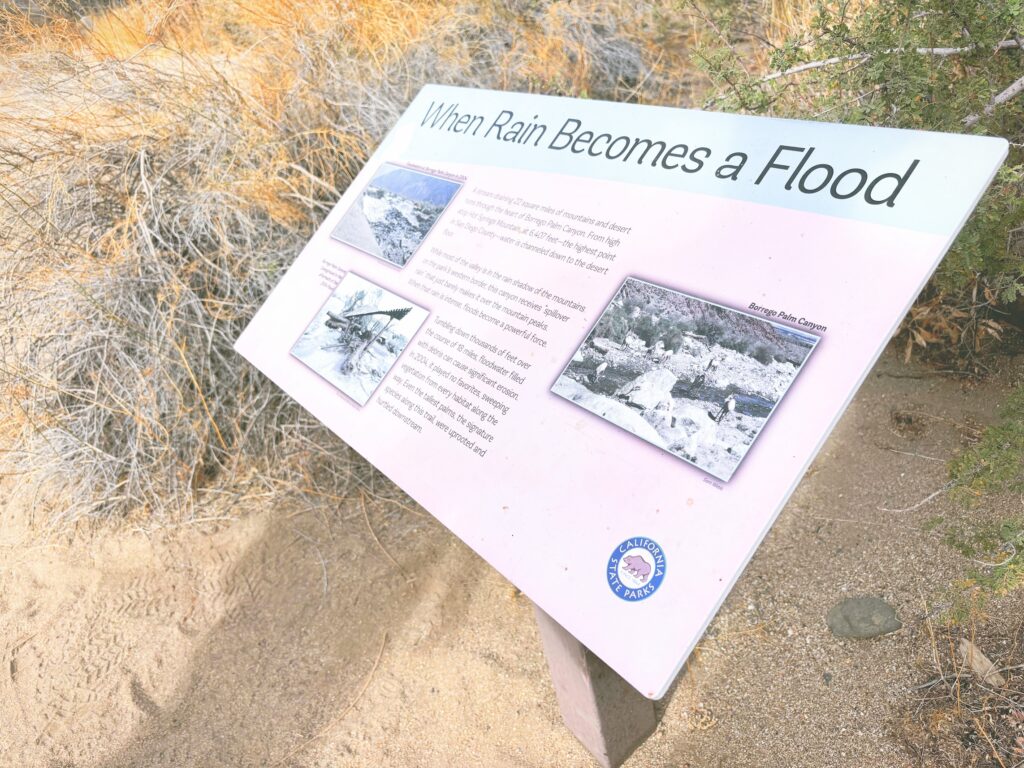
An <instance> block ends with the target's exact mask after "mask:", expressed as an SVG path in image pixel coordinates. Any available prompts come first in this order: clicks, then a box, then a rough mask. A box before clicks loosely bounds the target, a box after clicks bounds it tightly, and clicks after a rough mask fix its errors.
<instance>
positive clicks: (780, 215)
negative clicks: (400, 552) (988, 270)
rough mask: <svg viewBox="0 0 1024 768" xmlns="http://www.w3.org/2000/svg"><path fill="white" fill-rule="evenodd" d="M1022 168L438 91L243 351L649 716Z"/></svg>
mask: <svg viewBox="0 0 1024 768" xmlns="http://www.w3.org/2000/svg"><path fill="white" fill-rule="evenodd" d="M1006 151H1007V144H1006V142H1005V141H1003V140H1001V139H994V138H983V137H976V136H958V135H946V134H935V133H923V132H916V131H900V130H892V129H880V128H863V127H854V126H843V125H832V124H825V123H811V122H799V121H790V120H773V119H767V118H754V117H741V116H736V115H727V114H716V113H707V112H697V111H687V110H680V109H668V108H661V107H646V106H637V105H625V104H611V103H604V102H596V101H586V100H578V99H565V98H555V97H543V96H532V95H527V94H514V93H499V92H491V91H478V90H471V89H462V88H449V87H440V86H428V87H426V88H424V89H423V90H422V91H421V92H420V94H419V95H418V96H417V97H416V99H415V100H414V101H413V103H412V104H411V105H410V106H409V108H408V110H407V111H406V112H405V114H404V115H403V116H402V118H401V119H400V120H399V121H398V123H397V125H396V126H395V128H394V129H393V130H392V131H391V133H390V134H389V135H388V137H387V138H386V140H385V141H384V142H383V143H382V144H381V146H380V148H379V149H378V150H377V152H376V153H374V155H373V157H372V158H371V159H370V161H369V162H368V163H367V165H366V168H365V169H364V170H363V172H362V173H361V174H360V175H359V176H358V177H357V178H356V179H355V181H354V183H353V184H352V185H351V187H350V188H349V190H348V191H347V192H346V193H345V194H344V196H343V197H342V199H341V200H340V201H339V202H338V204H337V206H336V207H335V208H334V210H332V211H331V213H330V214H329V215H328V216H327V218H326V220H325V221H324V223H323V225H322V226H321V227H320V229H319V230H318V231H317V233H316V234H315V235H314V236H313V238H312V240H311V241H310V242H309V244H308V245H307V246H306V248H305V249H304V250H303V251H302V253H301V254H300V255H299V257H298V258H297V259H296V261H295V263H294V264H293V265H292V266H291V268H290V269H289V270H288V272H287V274H286V275H285V276H284V277H283V279H282V280H281V283H280V284H279V285H278V286H277V288H276V289H275V290H274V292H273V293H272V294H271V296H270V297H269V298H268V299H267V301H266V303H265V304H264V305H263V307H262V308H261V309H260V310H259V312H258V313H257V314H256V316H255V317H254V318H253V320H252V322H251V324H250V325H249V327H248V328H247V329H246V330H245V332H244V334H243V335H242V337H241V338H240V339H239V341H238V344H237V349H238V350H239V351H240V352H241V353H242V354H243V355H244V356H245V357H247V358H248V359H249V360H251V361H252V362H253V363H254V364H255V365H256V366H257V367H259V368H260V370H262V371H263V372H265V373H266V374H267V375H268V376H269V377H270V378H271V379H273V380H274V381H275V382H277V383H278V384H279V385H280V386H281V387H282V388H283V389H284V390H285V391H286V392H288V393H289V394H290V395H292V396H293V397H295V398H296V399H297V400H298V401H299V402H300V403H301V404H302V405H303V406H305V407H306V408H307V409H309V410H310V411H311V412H312V413H313V414H314V415H316V416H317V417H318V418H319V419H320V420H321V421H323V422H324V423H325V424H326V425H327V426H328V427H330V428H331V429H332V430H333V431H334V432H336V433H337V434H338V435H339V436H340V437H342V438H343V439H344V440H345V441H346V442H348V443H349V444H350V445H351V446H352V447H353V448H355V449H356V450H357V451H359V452H360V453H361V454H363V455H364V456H365V457H366V458H367V459H368V460H369V461H371V462H372V463H373V464H375V465H376V466H377V467H378V468H379V469H381V471H383V472H384V473H386V474H387V475H388V476H389V477H391V478H392V479H393V480H394V481H395V482H396V483H398V484H399V485H400V486H401V487H402V488H404V489H405V490H406V491H407V492H408V493H409V494H410V495H411V496H412V497H413V498H415V499H416V500H417V501H418V502H419V503H421V504H422V505H423V506H424V507H425V508H426V509H427V510H429V511H430V512H431V513H433V514H434V515H436V516H437V517H438V518H439V519H440V520H441V521H442V522H443V523H444V524H445V525H447V526H448V527H449V528H450V529H451V530H452V531H454V532H455V533H456V534H457V535H458V536H459V537H461V538H462V539H463V540H464V541H465V542H466V543H467V544H469V545H470V546H471V547H473V548H474V549H475V550H476V551H477V552H479V553H480V555H482V556H483V557H484V558H486V559H487V560H488V561H489V562H490V563H491V564H492V565H494V566H495V567H496V568H497V569H498V570H499V571H501V572H502V573H503V574H504V575H505V576H506V577H508V578H509V579H510V580H511V581H512V582H513V583H515V584H516V585H517V586H518V587H519V588H520V589H522V590H523V592H525V593H526V595H528V596H529V597H530V598H531V599H532V600H533V601H534V602H536V603H537V604H538V605H539V606H540V607H541V608H542V609H543V610H544V611H545V612H546V613H548V614H549V615H550V616H552V617H553V618H554V619H555V620H556V621H557V622H559V623H560V624H561V625H562V626H563V627H565V629H567V630H568V631H569V632H571V633H572V634H573V635H575V636H576V637H577V638H578V639H579V640H580V641H581V642H582V643H583V644H584V645H586V646H587V647H588V648H590V649H591V650H592V651H593V652H594V653H595V654H597V655H598V656H599V657H600V658H601V659H603V660H604V661H605V662H606V663H607V664H608V665H609V666H611V667H612V668H613V669H615V670H616V671H617V672H619V673H620V674H621V675H622V676H623V677H624V678H625V679H626V680H628V681H629V682H630V683H631V684H632V685H634V686H635V687H636V688H637V689H638V690H639V691H640V692H642V693H644V694H645V695H646V696H648V697H651V698H658V697H660V696H661V695H662V694H663V693H664V692H665V690H666V689H667V687H668V686H669V684H670V683H671V681H672V679H673V677H674V676H675V674H676V672H677V671H678V670H679V668H680V666H681V665H682V664H683V662H684V661H685V659H686V657H687V655H688V654H689V653H690V651H691V649H692V648H693V646H694V644H695V643H696V642H697V640H698V638H699V637H700V635H701V633H702V632H703V630H704V628H705V626H706V625H707V623H708V622H709V621H710V619H711V617H712V616H713V615H714V613H715V611H716V610H717V608H718V606H719V605H720V604H721V602H722V600H723V599H724V598H725V595H726V594H727V593H728V591H729V589H730V587H731V586H732V584H733V582H734V581H735V580H736V578H737V577H738V576H739V574H740V572H741V571H742V569H743V567H744V565H745V564H746V563H747V561H748V560H749V559H750V557H751V555H752V554H753V552H754V550H755V548H756V547H757V545H758V543H759V542H760V541H761V539H762V537H763V536H764V535H765V533H766V532H767V530H768V528H769V526H770V525H771V523H772V521H773V520H774V519H775V517H776V515H777V514H778V512H779V510H780V509H781V508H782V506H783V504H784V503H785V501H786V499H787V498H788V496H789V494H790V493H791V492H792V490H793V489H794V487H795V485H796V483H797V482H798V481H799V479H800V477H801V476H802V474H803V472H804V470H805V468H806V467H807V465H808V463H809V462H810V461H811V459H812V458H813V457H814V455H815V452H816V451H817V450H818V448H819V447H820V445H821V444H822V442H823V441H824V439H825V437H826V436H827V435H828V433H829V430H830V429H831V428H832V426H833V425H834V424H835V422H836V420H837V419H838V418H839V415H840V414H841V413H842V411H843V409H844V408H845V406H846V404H847V403H848V402H849V401H850V398H851V397H852V396H853V393H854V392H855V391H856V389H857V387H858V385H859V384H860V382H861V380H862V379H863V378H864V376H865V375H866V373H867V371H868V370H869V369H870V367H871V365H872V364H873V363H874V361H875V360H876V358H877V357H878V355H879V354H880V353H881V350H882V349H883V348H884V346H885V344H886V342H887V341H888V339H889V338H890V337H891V335H892V333H893V332H894V330H895V328H896V327H897V325H898V323H899V321H900V319H901V318H902V317H903V315H904V313H905V312H906V310H907V308H908V307H909V305H910V304H911V302H912V301H913V299H914V297H915V296H917V294H918V292H919V291H920V290H921V288H922V287H923V286H924V284H925V281H926V280H927V279H928V277H929V276H930V275H931V273H932V271H933V270H934V269H935V267H936V265H937V264H938V262H939V260H940V259H941V258H942V255H943V254H944V253H945V251H946V249H947V248H948V247H949V245H950V243H951V242H952V240H953V238H954V236H955V235H956V233H957V232H958V230H959V229H960V227H961V226H962V225H963V222H964V221H965V219H966V218H967V216H968V214H969V213H970V212H971V210H972V209H973V207H974V206H975V204H976V203H977V201H978V198H979V197H980V196H981V194H982V192H983V191H984V189H985V187H986V186H987V185H988V183H989V181H990V180H991V178H992V176H993V174H994V173H995V171H996V169H997V168H998V166H999V164H1000V163H1001V162H1002V160H1003V158H1004V157H1005V155H1006Z"/></svg>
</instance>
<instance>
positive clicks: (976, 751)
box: [897, 596, 1024, 768]
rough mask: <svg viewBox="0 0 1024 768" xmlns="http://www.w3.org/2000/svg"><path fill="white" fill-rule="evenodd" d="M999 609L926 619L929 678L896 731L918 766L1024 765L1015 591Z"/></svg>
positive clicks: (1023, 627) (1021, 655)
mask: <svg viewBox="0 0 1024 768" xmlns="http://www.w3.org/2000/svg"><path fill="white" fill-rule="evenodd" d="M1008 602H1009V603H1011V604H1010V605H1003V606H1001V608H1003V609H1004V610H1002V611H1000V613H1001V614H1002V617H1001V618H999V617H995V616H993V617H989V620H988V621H986V622H985V623H984V624H983V625H981V626H971V625H969V626H968V627H967V628H966V629H965V628H958V629H955V630H951V629H948V628H946V629H942V628H936V627H934V626H932V625H931V623H929V624H928V631H929V632H928V634H929V637H930V641H931V642H930V649H929V652H928V658H927V659H926V660H923V661H922V664H921V666H922V675H923V676H927V680H926V681H925V682H923V683H921V684H920V685H918V686H916V687H915V688H914V689H913V691H912V692H911V699H912V702H911V703H912V706H913V709H912V710H910V711H908V712H907V713H906V714H905V715H904V717H903V719H902V721H901V722H900V723H899V725H898V727H897V736H898V738H899V739H900V740H901V741H902V742H903V744H904V746H905V747H906V749H907V751H908V753H909V754H910V755H911V756H912V758H913V759H914V765H920V766H922V768H946V767H947V766H948V767H949V768H954V767H955V768H1019V767H1020V766H1022V765H1024V644H1022V640H1024V636H1022V632H1024V619H1022V618H1021V616H1022V614H1021V612H1020V608H1021V605H1020V600H1019V596H1018V597H1017V598H1016V599H1014V598H1011V599H1010V600H1009V601H1008Z"/></svg>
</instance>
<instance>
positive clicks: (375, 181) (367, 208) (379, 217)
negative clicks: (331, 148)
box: [331, 163, 462, 267]
mask: <svg viewBox="0 0 1024 768" xmlns="http://www.w3.org/2000/svg"><path fill="white" fill-rule="evenodd" d="M461 187H462V184H461V183H459V182H457V181H452V180H451V179H446V178H442V177H440V176H435V175H433V174H430V173H424V172H422V171H415V170H412V169H411V168H403V167H402V166H399V165H394V164H392V163H384V164H383V165H382V166H381V167H380V169H379V170H378V171H377V173H375V174H374V176H373V178H372V179H371V180H370V183H369V184H367V185H366V188H365V189H363V191H362V192H360V193H359V196H358V197H357V198H356V200H355V202H353V203H352V205H350V206H349V208H348V210H347V211H345V215H344V216H342V218H341V220H340V221H339V222H338V223H337V225H335V227H334V229H333V230H332V232H331V237H332V238H334V239H335V240H338V241H339V242H342V243H346V244H347V245H351V246H354V247H356V248H358V249H359V250H361V251H365V252H366V253H368V254H370V255H371V256H376V257H377V258H380V259H384V260H385V261H388V262H390V263H392V264H394V265H396V266H399V267H404V266H405V265H406V264H408V263H409V259H411V258H412V256H413V254H414V253H415V252H416V250H417V249H418V248H419V247H420V244H421V243H422V242H423V240H424V239H425V238H426V236H427V235H428V234H429V233H430V230H431V229H433V227H434V224H435V223H437V220H438V219H439V218H440V217H441V214H442V213H444V211H445V209H446V208H447V207H448V204H449V203H450V202H451V201H452V198H454V197H455V193H456V192H458V191H459V189H460V188H461Z"/></svg>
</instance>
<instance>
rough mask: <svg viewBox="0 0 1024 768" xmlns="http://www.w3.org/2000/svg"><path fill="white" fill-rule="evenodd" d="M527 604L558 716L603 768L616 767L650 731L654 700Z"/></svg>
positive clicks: (652, 722)
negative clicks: (534, 615)
mask: <svg viewBox="0 0 1024 768" xmlns="http://www.w3.org/2000/svg"><path fill="white" fill-rule="evenodd" d="M533 608H534V612H535V613H536V615H537V626H538V628H539V629H540V637H541V641H542V643H543V645H544V655H545V657H547V660H548V668H549V669H550V670H551V680H552V682H553V683H554V685H555V694H556V695H557V697H558V708H559V709H560V710H561V712H562V719H563V720H564V721H565V724H566V726H567V727H568V728H569V730H570V731H572V732H573V734H574V735H575V736H576V738H577V739H579V740H580V742H582V744H583V746H584V747H586V748H587V750H588V751H589V752H590V754H592V755H593V756H594V758H595V759H596V760H597V762H598V763H600V765H601V766H603V768H619V766H620V765H622V763H623V762H624V761H625V760H626V758H627V757H629V756H630V754H632V752H633V750H634V749H636V748H637V747H638V746H640V744H642V743H643V741H644V740H645V739H646V738H647V737H648V736H650V735H651V734H652V733H653V732H654V729H655V727H656V726H657V720H656V719H655V716H654V702H653V701H651V700H650V699H647V698H644V697H643V696H642V695H641V694H640V693H639V692H638V691H637V690H636V689H635V688H633V687H632V686H631V685H630V684H629V683H627V682H626V681H625V680H623V679H622V678H621V677H620V676H619V675H618V673H616V672H615V671H613V670H612V669H611V667H609V666H608V665H607V664H605V663H604V662H603V661H601V660H600V659H599V658H597V656H595V655H594V654H593V653H591V652H590V650H589V649H588V648H587V647H586V646H584V645H583V644H582V643H581V642H580V641H579V640H577V639H576V638H575V637H573V636H572V635H571V634H569V633H568V632H566V631H565V629H563V628H562V626H561V625H560V624H558V622H556V621H555V620H554V619H552V618H551V617H550V616H548V615H547V614H546V613H544V611H542V610H541V609H540V608H538V607H537V606H536V605H535V606H534V607H533Z"/></svg>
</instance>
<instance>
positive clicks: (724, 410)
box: [715, 395, 736, 424]
mask: <svg viewBox="0 0 1024 768" xmlns="http://www.w3.org/2000/svg"><path fill="white" fill-rule="evenodd" d="M735 410H736V395H729V396H728V397H727V398H725V402H723V403H722V405H721V407H720V408H719V409H718V413H717V414H715V423H716V424H721V423H722V419H724V418H725V417H726V416H728V415H729V414H730V413H732V412H733V411H735Z"/></svg>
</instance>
